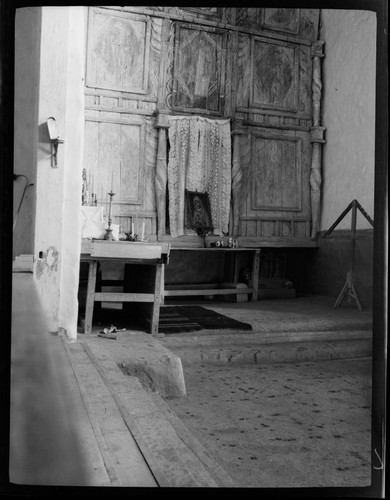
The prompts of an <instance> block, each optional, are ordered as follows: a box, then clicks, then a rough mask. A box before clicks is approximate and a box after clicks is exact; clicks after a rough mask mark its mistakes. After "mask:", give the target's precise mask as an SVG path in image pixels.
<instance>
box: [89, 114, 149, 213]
mask: <svg viewBox="0 0 390 500" xmlns="http://www.w3.org/2000/svg"><path fill="white" fill-rule="evenodd" d="M143 135H144V134H143V126H142V125H140V124H127V123H115V122H108V121H107V122H102V121H95V120H86V124H85V148H84V151H85V155H84V168H85V169H86V170H87V176H89V175H91V177H90V178H91V181H92V183H93V191H94V193H96V195H97V200H98V204H101V203H103V205H106V204H107V200H108V196H107V193H108V192H109V191H110V189H111V187H112V189H113V192H114V193H115V197H114V199H113V202H114V204H115V205H117V204H122V203H124V204H128V203H133V204H139V203H141V201H140V198H141V189H142V168H141V165H142V164H143V156H144V154H143V149H144V148H143V143H144V137H143Z"/></svg>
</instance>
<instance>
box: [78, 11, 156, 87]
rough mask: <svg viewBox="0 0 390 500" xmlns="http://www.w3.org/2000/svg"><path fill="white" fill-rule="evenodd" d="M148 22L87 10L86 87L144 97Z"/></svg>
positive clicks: (147, 53)
mask: <svg viewBox="0 0 390 500" xmlns="http://www.w3.org/2000/svg"><path fill="white" fill-rule="evenodd" d="M149 45H150V21H148V20H147V19H146V18H144V17H142V16H136V15H129V14H127V15H124V14H123V13H121V14H119V13H117V12H114V11H111V12H110V11H107V10H104V11H103V10H99V9H91V10H90V17H89V26H88V58H87V78H86V82H87V86H89V87H98V88H102V89H111V90H119V91H124V92H134V93H138V94H145V93H146V92H147V84H148V68H149Z"/></svg>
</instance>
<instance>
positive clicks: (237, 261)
mask: <svg viewBox="0 0 390 500" xmlns="http://www.w3.org/2000/svg"><path fill="white" fill-rule="evenodd" d="M239 264H240V253H239V252H235V255H234V273H233V283H235V284H236V283H238V279H239V274H240V265H239Z"/></svg>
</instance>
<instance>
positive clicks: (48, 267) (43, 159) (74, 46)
mask: <svg viewBox="0 0 390 500" xmlns="http://www.w3.org/2000/svg"><path fill="white" fill-rule="evenodd" d="M83 12H84V10H83V9H82V8H77V7H42V36H41V61H40V89H39V90H40V93H39V113H38V120H39V143H38V161H37V182H36V184H37V185H36V193H37V202H36V230H35V244H34V258H35V267H34V276H35V279H36V282H37V288H38V292H39V295H40V298H41V302H42V305H43V309H44V312H45V315H46V318H47V321H48V324H49V329H50V331H58V330H59V329H64V330H65V331H66V334H67V335H68V337H70V338H73V339H74V338H76V336H77V289H78V270H79V252H80V222H79V218H80V205H81V169H82V163H81V162H82V154H83V148H82V143H83V116H84V108H83V100H82V91H83V76H84V73H83V67H84V66H83V64H84V57H83V46H84V41H83V36H84V35H83V30H84V14H83ZM51 116H53V117H55V119H56V125H57V131H58V134H59V136H60V138H61V139H63V140H64V141H65V142H64V144H60V145H59V146H58V157H57V167H55V168H54V167H53V165H52V160H51V145H50V142H49V137H48V133H47V126H46V122H47V119H48V118H49V117H51Z"/></svg>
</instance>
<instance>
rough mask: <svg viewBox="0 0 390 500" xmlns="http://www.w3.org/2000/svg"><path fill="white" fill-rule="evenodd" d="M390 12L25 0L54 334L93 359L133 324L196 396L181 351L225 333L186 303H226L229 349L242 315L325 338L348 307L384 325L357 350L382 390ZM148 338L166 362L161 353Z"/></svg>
mask: <svg viewBox="0 0 390 500" xmlns="http://www.w3.org/2000/svg"><path fill="white" fill-rule="evenodd" d="M382 22H383V21H382V20H381V16H380V15H378V13H377V12H375V11H373V10H370V9H364V8H362V9H360V10H358V9H353V10H352V9H351V10H348V9H345V10H343V9H342V8H340V9H327V8H326V5H324V8H257V7H184V6H183V7H174V6H160V7H158V6H137V7H136V6H89V7H86V6H62V7H54V6H44V7H22V8H17V9H15V33H14V41H15V43H14V46H13V51H14V53H13V56H14V68H13V70H14V105H13V116H14V143H13V165H14V168H13V174H14V177H13V222H14V227H13V246H12V260H13V272H14V275H15V273H19V275H20V276H21V275H23V274H24V273H26V274H28V277H29V279H30V278H31V283H30V285H29V286H32V287H33V288H34V290H35V291H34V294H35V295H34V296H36V300H37V301H38V303H39V304H40V307H41V309H42V318H41V320H42V321H43V322H44V325H45V326H44V328H46V329H47V331H48V332H49V333H50V336H51V337H61V338H62V339H63V340H62V343H61V342H60V344H61V346H62V345H65V349H66V350H67V353H68V354H69V353H71V354H70V355H73V356H75V358H74V359H75V360H76V361H77V359H81V358H77V356H81V353H80V351H79V350H78V349H79V347H77V346H78V345H80V344H83V343H84V342H85V339H86V338H90V337H92V336H93V337H94V338H93V339H91V343H90V346H91V347H88V348H87V347H85V349H86V352H87V354H88V352H89V351H88V349H92V347H93V348H94V349H95V348H96V349H97V350H96V352H95V354H94V355H95V356H96V357H99V356H100V357H101V359H103V358H104V356H105V355H106V356H108V354H104V353H112V356H114V357H115V356H120V353H119V351H118V353H116V351H115V349H119V348H118V347H115V346H118V345H119V344H120V342H121V341H122V340H121V338H123V336H125V334H126V332H124V333H122V334H121V329H122V327H125V328H124V330H126V329H127V331H129V330H131V331H132V330H135V332H136V333H135V334H134V336H133V339H138V338H142V339H144V340H142V342H144V343H145V345H146V346H151V345H152V344H151V342H152V343H153V342H154V341H156V342H160V344H159V345H161V346H162V347H161V349H163V351H164V353H165V356H166V357H167V358H169V360H170V361H169V363H170V364H169V367H170V368H169V370H171V372H169V373H171V374H172V377H173V378H174V379H175V382H169V384H179V385H178V387H179V389H178V390H179V391H180V390H182V391H184V393H185V388H184V389H182V388H181V389H180V387H181V386H180V383H181V382H180V383H179V382H177V380H178V379H177V377H179V378H180V377H182V374H181V365H180V366H177V365H176V364H175V363H177V359H178V358H177V357H176V354H177V356H179V361H180V355H183V358H182V360H183V365H184V379H185V376H186V370H185V368H186V366H185V365H186V361H184V360H185V359H187V358H186V356H187V357H188V359H189V361H188V363H189V364H190V363H191V359H190V357H191V355H193V356H194V359H195V358H196V356H198V354H196V353H198V351H196V349H197V347H196V346H197V344H199V345H200V346H201V347H202V349H204V350H206V349H207V342H211V340H210V339H211V337H210V338H209V337H207V335H205V334H204V333H202V332H204V331H203V330H202V329H201V328H202V322H201V319H197V317H194V318H195V319H194V318H192V319H191V318H190V320H189V324H191V321H192V322H195V323H196V321H199V322H200V325H201V326H200V327H199V328H198V329H195V331H191V328H190V327H187V330H186V329H185V328H186V327H184V330H179V329H178V328H179V326H177V325H174V326H172V325H171V324H172V322H175V321H176V320H177V318H176V316H174V314H176V315H177V308H180V307H182V308H184V307H187V308H190V307H197V308H199V310H200V309H202V310H203V312H204V310H209V309H211V310H214V313H218V314H220V317H219V318H217V319H215V321H216V323H214V326H211V327H210V326H209V327H208V328H210V329H211V334H210V335H215V339H214V344H213V346H214V347H213V348H215V349H217V347H216V346H217V344H218V345H219V342H220V341H219V340H216V339H217V334H216V333H215V330H218V325H220V326H221V325H222V323H218V321H220V322H221V321H223V319H222V318H224V317H225V316H227V317H228V319H229V317H230V319H232V320H234V321H239V322H240V324H238V326H237V327H236V328H237V329H239V330H240V329H244V328H245V324H246V323H248V322H250V323H251V324H252V329H253V331H254V332H256V334H259V335H260V334H261V335H271V333H270V332H278V335H285V336H286V338H287V337H289V338H290V340H292V341H294V340H295V341H297V342H298V341H299V342H300V341H302V338H301V337H302V334H301V332H302V331H307V330H308V328H309V326H308V325H309V323H310V328H312V329H313V331H314V330H316V333H315V334H313V335H316V336H317V337H318V338H319V335H320V333H319V332H320V331H321V329H327V330H332V329H333V330H334V331H336V330H337V328H338V329H339V330H342V329H343V328H344V326H345V325H344V323H343V321H344V320H345V317H344V316H343V317H342V315H343V314H344V313H345V314H346V315H347V316H348V321H349V322H351V324H353V325H354V327H353V328H354V329H355V330H359V329H361V330H363V326H361V325H362V324H363V323H364V329H365V331H366V330H367V332H368V330H370V331H371V330H372V325H371V321H373V324H374V333H373V335H374V337H373V338H374V339H376V343H375V340H374V343H373V344H371V342H372V338H371V336H370V337H368V336H367V337H364V339H363V337H356V336H355V337H353V336H352V337H351V338H350V339H349V340H345V341H344V340H343V342H345V346H347V345H348V348H347V347H343V349H344V351H343V352H347V351H348V352H354V353H355V354H356V352H357V351H358V349H360V347H359V346H363V344H364V349H363V348H362V349H363V350H362V352H364V354H361V355H360V356H361V357H366V358H367V359H371V358H372V357H373V358H375V359H376V357H377V355H378V354H379V361H378V364H377V365H376V369H374V371H373V373H372V374H370V383H371V381H372V382H373V383H379V387H381V382H380V379H381V376H382V375H383V370H384V364H385V360H384V358H383V356H384V354H383V352H384V349H383V345H384V342H385V340H384V339H385V333H384V331H383V330H382V327H383V325H384V321H385V320H384V307H385V306H384V300H383V295H381V294H382V293H383V290H384V280H385V278H384V273H383V272H382V271H381V266H383V264H384V261H385V256H384V251H383V249H384V248H385V246H386V243H385V231H384V230H383V228H384V220H385V217H386V216H385V204H384V200H385V196H386V195H385V192H384V189H385V188H384V182H383V181H384V179H385V177H386V174H385V171H386V168H385V167H387V165H386V160H385V161H383V160H384V154H382V156H381V153H380V150H378V146H379V144H378V141H379V137H382V135H381V132H378V123H379V120H380V119H381V118H383V114H379V115H378V112H380V110H379V107H378V102H379V100H380V97H379V96H378V92H381V90H383V86H384V85H385V84H384V83H383V81H382V80H383V79H382V80H380V82H379V83H378V73H379V72H380V71H381V70H380V69H379V66H378V61H379V58H380V57H382V56H381V53H379V55H378V51H380V43H379V42H378V39H377V34H378V30H379V27H380V26H382V24H381V23H382ZM378 134H379V135H378ZM18 279H20V277H18V278H17V280H18ZM17 280H16V281H14V283H19V281H17ZM18 286H19V285H18ZM20 286H22V285H20ZM20 296H22V294H21V295H20ZM318 297H319V298H323V299H324V300H325V303H326V306H325V309H326V311H325V309H321V308H320V306H318V303H317V302H316V300H317V298H318ZM300 300H301V302H299V301H300ZM267 304H270V306H269V307H270V309H269V311H268V310H267ZM272 304H275V305H274V306H273V305H272ZM294 304H298V306H297V307H298V309H296V310H294V307H295V306H294ZM300 304H303V305H300ZM272 307H274V309H272ZM321 307H322V306H321ZM174 308H176V309H175V313H172V316H169V314H170V311H171V310H172V311H173V310H174ZM262 308H263V309H262ZM264 308H265V309H264ZM181 311H184V309H181ZM265 311H268V313H265ZM284 311H286V317H285V318H284ZM294 311H295V312H294ZM22 313H23V314H24V316H29V314H30V312H29V311H28V310H23V311H22ZM378 313H379V319H375V318H378ZM183 314H184V313H183ZM267 314H268V316H267ZM294 314H295V316H294ZM310 314H311V316H310ZM289 315H290V316H289ZM305 315H307V317H309V316H310V319H308V320H307V321H308V322H307V323H305V325H304V326H302V328H301V329H299V328H298V327H297V328H295V329H294V328H292V327H291V324H292V323H293V322H294V321H296V322H297V324H298V323H299V321H300V319H299V318H303V317H304V316H305ZM341 317H342V318H343V319H340V320H338V319H337V318H341ZM167 318H168V320H167ZM264 318H266V319H264ZM288 318H290V319H288ZM291 318H292V319H291ZM324 318H326V319H324ZM163 319H164V321H167V325H166V326H165V327H164V324H163V323H162V321H163ZM181 319H182V318H181ZM23 320H24V321H28V319H27V318H24V319H23ZM177 321H178V320H177ZM205 321H206V320H205ZM210 321H212V319H210ZM302 321H303V320H302ZM315 321H317V327H316V326H315ZM321 321H324V322H326V327H324V328H322V327H321V326H318V325H319V324H320V322H321ZM332 321H334V324H333V323H332ZM337 321H340V323H338V324H336V323H337ZM345 321H346V320H345ZM283 322H284V323H283ZM359 322H360V323H359ZM288 323H290V324H288ZM358 323H359V325H360V326H356V325H357V324H358ZM330 324H332V325H333V326H331V327H330V326H329V325H330ZM345 324H346V323H345ZM366 324H367V325H368V326H366ZM113 325H116V327H115V326H113ZM180 325H181V323H180ZM240 325H241V326H240ZM279 325H280V329H279V330H278V328H279ZM313 325H314V326H313ZM343 325H344V326H343ZM110 326H111V328H109V327H110ZM104 327H107V328H105V329H104ZM164 328H165V330H164ZM169 328H171V330H170V329H169ZM172 328H173V330H172ZM175 328H177V330H175ZM230 328H231V327H230ZM345 328H346V327H345ZM351 328H352V327H351ZM355 330H354V331H355ZM176 331H177V332H183V331H184V332H187V331H188V332H189V333H178V335H177V337H175V332H176ZM221 331H222V326H221ZM334 331H333V333H332V335H333V337H332V339H334V340H335V341H337V339H336V336H335V335H334ZM164 332H165V333H164ZM172 332H173V335H171V336H170V334H172ZM213 332H214V333H213ZM267 332H268V333H267ZM98 334H99V335H100V338H98ZM110 335H111V337H110ZM118 335H119V337H120V339H119V341H117V340H116V339H118ZM191 335H192V336H193V337H192V338H193V340H188V341H187V340H185V339H186V338H190V336H191ZM300 335H301V336H300ZM367 335H368V333H367ZM370 335H371V334H370ZM375 335H377V336H376V337H375ZM104 336H106V338H107V339H110V338H111V340H104V339H102V337H104ZM130 337H131V335H130V336H129V338H130ZM249 337H250V335H249V333H243V337H242V338H243V339H245V342H249V343H250V341H251V340H250V339H249ZM317 337H316V338H317ZM232 338H233V336H232ZM267 338H268V337H267ZM248 339H249V340H248ZM313 339H314V337H313ZM367 339H369V340H367ZM98 341H99V342H100V344H99V345H102V347H101V348H98V347H97V346H98ZM29 342H31V340H29ZM134 342H135V340H134ZM140 342H141V341H140ZM185 342H188V346H190V347H188V349H189V350H188V351H186V352H185V350H184V347H183V346H184V344H185ZM232 342H233V343H234V342H236V340H232ZM242 342H244V341H242ZM339 342H340V346H339V348H340V349H341V340H340V339H339ZM85 343H87V342H85ZM120 345H121V346H122V347H121V348H122V349H124V348H125V347H124V344H120ZM126 345H127V344H126ZM137 345H138V344H137ZM312 345H314V344H312ZM95 346H96V347H95ZM106 346H107V348H106ZM343 346H344V344H343ZM349 346H353V347H349ZM367 346H368V347H367ZM129 348H130V349H131V344H130V347H129ZM137 348H138V347H137ZM20 349H22V350H23V348H22V347H20ZM99 349H101V350H100V351H99ZM106 349H107V351H106ZM139 349H141V350H140V356H141V354H142V356H146V357H147V359H148V360H149V358H148V356H152V357H151V358H150V359H151V360H152V361H150V360H149V361H148V362H149V366H152V365H153V363H156V366H157V367H154V365H153V370H154V369H155V370H156V371H153V373H152V375H150V373H149V375H150V376H152V378H153V377H157V379H158V377H162V375H161V372H160V371H159V370H161V367H160V361H158V362H156V361H155V358H154V357H153V356H155V353H154V351H153V349H154V348H152V347H150V349H149V352H148V347H145V346H144V347H142V348H141V347H139ZM165 349H168V351H169V350H171V351H172V352H173V353H174V354H175V356H173V358H172V359H171V358H170V354H166V351H165ZM175 349H176V350H175ZM248 349H249V348H248ZM354 349H355V350H354ZM32 350H33V351H34V349H32ZM171 351H169V352H171ZM34 352H35V351H34ZM122 352H123V351H122ZM209 352H210V350H209ZM248 352H249V351H248ZM267 352H268V351H267ZM297 352H298V351H297ZM340 352H341V351H340ZM45 353H46V354H45ZM72 353H73V354H72ZM83 353H84V351H83ZM97 353H99V356H98V354H97ZM151 353H152V354H151ZM191 353H192V354H191ZM286 353H287V351H286ZM286 353H285V356H286V359H287V354H286ZM84 354H85V353H84ZM45 355H49V354H48V353H47V352H46V351H45V349H43V350H42V352H40V353H39V354H37V356H45ZM91 356H92V354H90V358H91V359H92V357H91ZM142 356H141V358H142ZM205 356H207V355H205ZM209 356H210V359H211V358H212V355H211V354H209ZM248 356H249V355H248ZM278 356H279V357H280V358H278ZM283 356H284V354H283V353H282V351H280V352H279V354H277V355H276V359H279V360H281V359H282V358H283ZM233 357H234V356H233ZM265 357H266V356H265ZM352 357H353V356H352ZM99 359H100V358H99ZM115 359H117V358H115ZM202 359H204V357H203V358H202ZM216 359H217V358H213V360H212V362H217V363H220V362H222V361H221V360H220V359H219V358H218V359H217V361H216ZM259 359H260V358H259ZM264 359H265V358H264ZM294 359H295V360H298V359H301V360H302V359H303V358H298V357H295V358H294ZM118 360H119V358H118ZM153 360H154V361H153ZM231 360H232V358H231V359H230V361H231ZM76 361H75V362H76ZM43 362H44V361H43ZM77 362H78V361H77ZM80 362H81V361H80ZM138 362H139V360H138V361H137V363H138ZM118 363H119V361H118ZM258 363H260V361H258ZM179 364H180V363H179ZM230 364H232V363H230ZM137 366H138V365H137ZM127 369H128V370H130V368H127ZM134 369H135V368H134V367H133V370H134ZM375 370H376V371H375ZM179 372H180V373H179ZM99 373H100V372H99ZM109 373H111V372H109ZM178 373H179V375H178ZM169 376H171V375H169ZM175 377H176V378H175ZM167 383H168V382H167ZM169 384H168V386H169ZM107 387H108V385H107ZM169 387H171V386H169ZM374 387H377V386H375V385H374ZM48 390H49V391H52V390H53V388H52V387H49V388H48ZM374 392H375V391H374ZM375 393H376V396H377V397H379V403H378V405H377V406H375V405H374V406H373V409H372V412H373V413H372V415H374V416H373V417H371V418H373V420H372V425H373V427H372V431H371V436H372V439H374V441H375V440H376V441H375V443H376V445H375V449H376V450H377V454H376V455H378V453H379V455H380V454H381V451H380V450H382V447H381V444H378V443H381V442H382V441H381V439H382V437H381V436H382V433H381V432H382V431H381V430H380V429H379V428H380V427H381V424H380V422H381V415H382V411H383V397H384V396H383V394H382V392H381V390H380V389H379V390H377V391H376V392H375ZM113 397H114V399H115V396H113ZM161 405H162V403H161V404H160V406H161ZM172 405H173V403H172ZM172 405H171V409H170V410H169V411H172V408H173V406H172ZM59 411H60V410H59ZM166 412H168V410H167V409H166ZM167 414H168V413H167ZM184 417H185V415H184V416H183V418H184ZM132 418H136V417H134V415H133V417H132ZM173 418H176V417H172V419H173ZM95 432H96V430H95ZM145 432H146V431H145ZM183 435H184V431H183ZM185 435H187V434H185ZM15 439H16V438H15ZM140 439H141V438H140ZM142 439H144V441H145V440H147V438H145V437H144V438H142ZM142 439H141V442H142ZM98 441H99V440H98ZM145 449H148V450H149V451H150V447H149V448H147V447H146V448H145ZM194 449H195V445H193V448H192V450H194ZM197 449H198V448H197ZM373 449H374V448H373ZM373 449H372V450H371V454H372V455H371V457H374V458H375V459H376V455H374V451H373ZM369 453H370V451H369ZM65 455H66V453H65ZM379 455H378V456H379ZM102 456H103V458H104V454H102ZM144 458H145V457H144ZM146 458H147V457H146ZM14 459H15V460H17V459H16V458H14ZM134 460H135V462H136V459H134ZM137 460H138V459H137ZM151 460H152V459H151ZM153 460H154V459H153ZM153 460H152V462H153ZM147 461H148V460H147ZM135 462H134V463H135ZM107 463H108V462H107V461H106V462H105V469H107V470H109V467H108V466H107ZM137 463H138V462H137ZM375 463H376V462H374V460H373V462H372V464H371V465H372V466H374V465H375ZM149 466H150V462H149ZM118 467H119V466H118ZM137 467H138V466H137ZM139 467H140V469H139V470H140V471H141V469H142V467H141V465H139ZM194 467H195V466H194ZM210 467H211V466H210ZM218 467H219V466H217V465H214V469H213V470H214V472H215V471H217V469H218ZM114 468H115V467H114ZM118 470H119V469H118ZM137 470H138V469H137ZM142 470H143V469H142ZM218 470H219V469H218ZM118 474H119V473H118ZM143 474H144V472H142V471H141V472H140V477H142V478H144V481H145V484H146V485H150V484H149V481H150V478H149V476H148V478H147V479H145V477H146V475H145V476H144V475H143ZM145 474H146V472H145ZM215 474H216V472H215ZM215 474H214V476H213V477H214V479H215ZM70 475H71V473H70ZM109 475H110V474H109ZM218 477H219V478H221V477H225V476H223V472H220V475H219V476H218ZM110 478H111V485H115V484H116V483H115V481H114V482H113V481H112V477H111V476H110ZM154 479H155V480H156V482H157V483H159V480H158V477H157V479H156V477H155V478H154ZM225 479H226V478H225ZM161 481H162V480H161ZM216 481H217V480H216ZM221 481H222V479H221ZM217 483H218V481H217ZM161 484H165V483H164V481H162V482H161ZM223 484H224V485H225V486H226V485H228V484H230V483H229V481H228V480H226V481H225V483H223ZM165 485H166V484H165ZM219 485H220V484H219Z"/></svg>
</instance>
